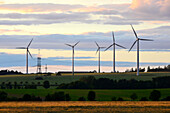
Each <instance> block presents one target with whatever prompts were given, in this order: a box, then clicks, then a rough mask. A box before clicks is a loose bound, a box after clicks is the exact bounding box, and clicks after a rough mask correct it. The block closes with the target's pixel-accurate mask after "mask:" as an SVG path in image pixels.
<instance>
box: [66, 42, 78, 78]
mask: <svg viewBox="0 0 170 113" xmlns="http://www.w3.org/2000/svg"><path fill="white" fill-rule="evenodd" d="M79 42H80V41H78V42H77V43H76V44H74V45H70V44H65V45H67V46H69V47H72V50H73V53H72V74H73V76H74V47H75V46H76V45H77V44H78V43H79Z"/></svg>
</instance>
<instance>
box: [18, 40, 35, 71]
mask: <svg viewBox="0 0 170 113" xmlns="http://www.w3.org/2000/svg"><path fill="white" fill-rule="evenodd" d="M32 41H33V39H32V40H31V41H30V43H29V44H28V46H27V47H17V49H26V74H28V54H29V55H30V56H31V58H33V57H32V55H31V53H30V51H29V47H30V45H31V43H32Z"/></svg>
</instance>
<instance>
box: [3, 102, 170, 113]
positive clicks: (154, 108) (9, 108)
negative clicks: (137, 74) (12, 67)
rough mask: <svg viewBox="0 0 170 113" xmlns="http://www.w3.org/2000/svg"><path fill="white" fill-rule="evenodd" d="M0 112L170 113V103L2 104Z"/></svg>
mask: <svg viewBox="0 0 170 113" xmlns="http://www.w3.org/2000/svg"><path fill="white" fill-rule="evenodd" d="M0 108H1V109H0V112H30V113H32V112H35V113H36V112H43V113H47V112H59V113H62V112H64V113H66V112H69V113H70V112H72V113H78V112H81V113H113V112H123V113H124V112H126V113H132V112H137V113H144V112H149V113H165V112H167V113H168V112H170V102H167V101H155V102H153V101H152V102H151V101H147V102H144V101H143V102H138V101H122V102H120V101H115V102H107V101H104V102H98V101H92V102H81V101H74V102H73V101H69V102H66V101H62V102H61V101H60V102H1V103H0Z"/></svg>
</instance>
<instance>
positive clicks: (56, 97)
mask: <svg viewBox="0 0 170 113" xmlns="http://www.w3.org/2000/svg"><path fill="white" fill-rule="evenodd" d="M45 100H46V101H65V100H67V101H69V100H71V98H70V96H69V95H68V94H66V95H65V94H64V92H62V91H61V92H55V93H54V94H48V95H47V96H46V97H45Z"/></svg>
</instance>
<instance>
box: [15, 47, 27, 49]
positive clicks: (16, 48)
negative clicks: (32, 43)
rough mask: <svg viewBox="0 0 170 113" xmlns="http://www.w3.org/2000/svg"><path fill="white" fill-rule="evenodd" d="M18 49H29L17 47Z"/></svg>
mask: <svg viewBox="0 0 170 113" xmlns="http://www.w3.org/2000/svg"><path fill="white" fill-rule="evenodd" d="M16 49H27V48H26V47H16Z"/></svg>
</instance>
